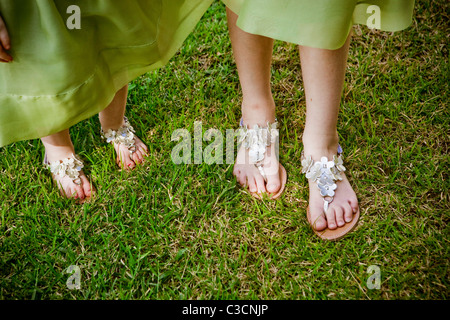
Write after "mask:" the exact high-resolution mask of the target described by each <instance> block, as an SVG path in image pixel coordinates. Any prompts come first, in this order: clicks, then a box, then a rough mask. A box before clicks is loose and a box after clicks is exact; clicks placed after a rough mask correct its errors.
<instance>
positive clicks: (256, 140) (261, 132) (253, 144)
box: [238, 119, 278, 180]
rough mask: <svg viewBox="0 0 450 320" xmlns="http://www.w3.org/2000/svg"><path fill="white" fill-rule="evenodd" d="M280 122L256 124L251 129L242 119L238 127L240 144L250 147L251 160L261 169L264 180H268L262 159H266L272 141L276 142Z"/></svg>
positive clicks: (246, 147)
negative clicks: (262, 125) (264, 125)
mask: <svg viewBox="0 0 450 320" xmlns="http://www.w3.org/2000/svg"><path fill="white" fill-rule="evenodd" d="M277 126H278V122H276V121H275V122H274V123H269V122H267V127H261V126H259V125H254V126H253V129H249V128H247V127H245V126H244V125H243V121H242V119H241V124H240V128H239V129H238V145H241V144H243V146H244V147H245V149H248V154H249V158H250V162H251V163H253V164H254V165H255V166H256V167H257V168H258V169H259V171H260V173H261V175H262V176H263V178H264V180H267V177H266V174H265V172H264V168H263V166H262V161H263V160H264V157H265V154H266V149H267V147H269V146H270V145H271V144H272V143H275V142H276V140H277V137H278V129H277Z"/></svg>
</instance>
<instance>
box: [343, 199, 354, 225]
mask: <svg viewBox="0 0 450 320" xmlns="http://www.w3.org/2000/svg"><path fill="white" fill-rule="evenodd" d="M343 210H344V220H345V222H347V223H348V222H351V221H352V219H353V208H352V206H351V205H350V203H346V204H344V206H343Z"/></svg>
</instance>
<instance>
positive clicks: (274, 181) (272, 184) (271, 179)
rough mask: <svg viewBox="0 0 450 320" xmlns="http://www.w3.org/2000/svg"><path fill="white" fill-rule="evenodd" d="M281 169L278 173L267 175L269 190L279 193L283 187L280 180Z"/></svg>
mask: <svg viewBox="0 0 450 320" xmlns="http://www.w3.org/2000/svg"><path fill="white" fill-rule="evenodd" d="M279 173H280V170H278V174H276V175H270V176H267V184H266V188H267V192H269V193H277V192H278V191H279V190H280V188H281V182H280V175H279Z"/></svg>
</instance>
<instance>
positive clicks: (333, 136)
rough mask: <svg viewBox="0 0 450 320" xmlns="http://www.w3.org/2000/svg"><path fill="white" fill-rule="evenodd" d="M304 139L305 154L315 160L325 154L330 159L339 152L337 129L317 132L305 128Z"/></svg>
mask: <svg viewBox="0 0 450 320" xmlns="http://www.w3.org/2000/svg"><path fill="white" fill-rule="evenodd" d="M302 140H303V151H304V154H305V155H308V156H309V155H310V156H311V157H312V158H313V160H320V158H321V157H323V156H326V157H328V158H329V159H330V158H332V157H333V155H336V154H337V150H338V145H339V136H338V134H337V131H336V132H334V133H322V132H320V133H317V132H307V131H306V130H305V132H304V133H303V137H302Z"/></svg>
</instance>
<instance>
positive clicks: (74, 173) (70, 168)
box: [44, 154, 84, 185]
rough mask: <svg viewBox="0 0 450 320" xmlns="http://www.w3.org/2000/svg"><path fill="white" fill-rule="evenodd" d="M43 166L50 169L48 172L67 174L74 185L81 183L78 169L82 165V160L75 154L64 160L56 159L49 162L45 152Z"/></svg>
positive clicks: (62, 175)
mask: <svg viewBox="0 0 450 320" xmlns="http://www.w3.org/2000/svg"><path fill="white" fill-rule="evenodd" d="M44 166H45V167H46V168H47V169H50V172H51V173H53V174H54V175H58V176H60V177H65V176H68V177H69V178H71V179H72V181H73V183H75V184H76V185H81V179H80V171H81V169H82V168H83V167H84V164H83V162H82V161H81V160H80V158H79V157H78V156H77V155H73V154H72V156H71V157H69V158H66V159H64V160H57V161H55V162H52V163H49V162H48V159H47V154H45V157H44Z"/></svg>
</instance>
